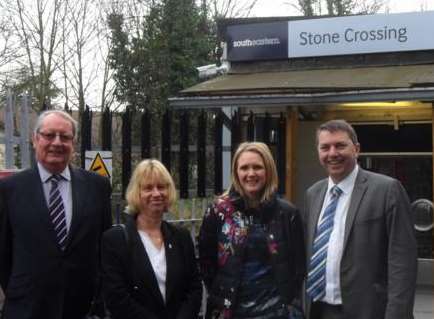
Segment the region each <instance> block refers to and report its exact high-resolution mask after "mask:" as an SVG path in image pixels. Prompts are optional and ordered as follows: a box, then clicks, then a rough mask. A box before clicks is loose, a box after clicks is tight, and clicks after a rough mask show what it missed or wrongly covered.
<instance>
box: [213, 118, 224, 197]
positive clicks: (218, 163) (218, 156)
mask: <svg viewBox="0 0 434 319" xmlns="http://www.w3.org/2000/svg"><path fill="white" fill-rule="evenodd" d="M222 191H223V119H222V114H221V111H217V113H216V114H215V119H214V194H221V193H222Z"/></svg>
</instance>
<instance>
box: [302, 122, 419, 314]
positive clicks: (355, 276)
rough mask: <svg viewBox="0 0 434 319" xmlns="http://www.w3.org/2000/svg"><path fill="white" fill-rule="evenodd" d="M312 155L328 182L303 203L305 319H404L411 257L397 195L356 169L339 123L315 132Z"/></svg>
mask: <svg viewBox="0 0 434 319" xmlns="http://www.w3.org/2000/svg"><path fill="white" fill-rule="evenodd" d="M317 150H318V156H319V161H320V164H321V165H322V166H323V167H324V168H325V170H326V172H327V174H328V178H326V179H324V180H321V181H319V182H317V183H316V184H314V185H313V186H311V187H310V188H309V189H308V190H307V192H306V196H305V207H304V213H303V217H304V222H305V227H306V243H307V269H308V275H307V278H306V283H305V288H306V295H305V298H306V313H307V316H308V318H310V319H412V318H413V304H414V294H415V286H416V267H417V255H416V239H415V235H414V230H413V221H412V217H411V214H410V204H409V200H408V196H407V194H406V192H405V190H404V188H403V187H402V185H401V184H400V182H398V181H397V180H395V179H393V178H390V177H387V176H384V175H380V174H376V173H372V172H368V171H365V170H363V169H362V168H360V167H359V166H358V165H357V157H358V155H359V151H360V145H359V143H358V140H357V135H356V133H355V131H354V129H353V127H352V126H351V125H350V124H348V123H347V122H345V121H343V120H332V121H329V122H326V123H324V124H322V125H321V126H320V127H319V128H318V130H317Z"/></svg>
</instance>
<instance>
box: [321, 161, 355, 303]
mask: <svg viewBox="0 0 434 319" xmlns="http://www.w3.org/2000/svg"><path fill="white" fill-rule="evenodd" d="M358 171H359V167H358V166H357V165H356V166H355V167H354V169H353V171H352V172H351V173H350V174H349V175H348V176H347V177H345V178H344V179H343V180H342V181H341V182H340V183H338V184H336V185H337V186H338V187H339V188H340V189H341V190H342V194H341V196H340V197H339V201H338V204H337V207H336V212H335V217H334V226H333V231H332V232H331V234H330V239H329V244H328V248H327V263H326V292H325V296H324V297H323V299H322V300H321V301H323V302H326V303H328V304H332V305H339V304H342V295H341V281H340V268H341V267H340V266H341V259H342V251H343V246H344V235H345V221H346V219H347V213H348V209H349V206H350V202H351V194H352V193H353V189H354V184H355V182H356V177H357V173H358ZM333 186H335V184H334V183H333V181H332V179H331V178H330V177H329V182H328V187H327V193H326V196H325V198H324V203H323V206H322V209H321V214H320V219H319V220H321V218H322V215H323V214H324V210H325V208H326V207H327V206H328V204H329V202H330V199H331V194H330V189H331V188H332V187H333Z"/></svg>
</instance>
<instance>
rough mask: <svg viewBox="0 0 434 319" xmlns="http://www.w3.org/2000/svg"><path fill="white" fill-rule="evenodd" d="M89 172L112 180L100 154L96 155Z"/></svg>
mask: <svg viewBox="0 0 434 319" xmlns="http://www.w3.org/2000/svg"><path fill="white" fill-rule="evenodd" d="M89 170H90V171H92V172H95V173H98V174H99V175H102V176H106V177H109V178H110V173H109V170H108V169H107V166H106V165H105V163H104V161H103V159H102V157H101V154H100V153H96V155H95V158H94V160H93V162H92V164H90V168H89Z"/></svg>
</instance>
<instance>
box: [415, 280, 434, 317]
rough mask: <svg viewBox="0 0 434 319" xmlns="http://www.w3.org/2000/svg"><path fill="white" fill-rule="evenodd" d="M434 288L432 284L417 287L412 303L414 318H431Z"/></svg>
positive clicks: (433, 311) (433, 307)
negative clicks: (413, 302)
mask: <svg viewBox="0 0 434 319" xmlns="http://www.w3.org/2000/svg"><path fill="white" fill-rule="evenodd" d="M433 314H434V289H433V287H432V286H430V287H428V286H425V287H418V288H417V290H416V300H415V304H414V318H415V319H433Z"/></svg>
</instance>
